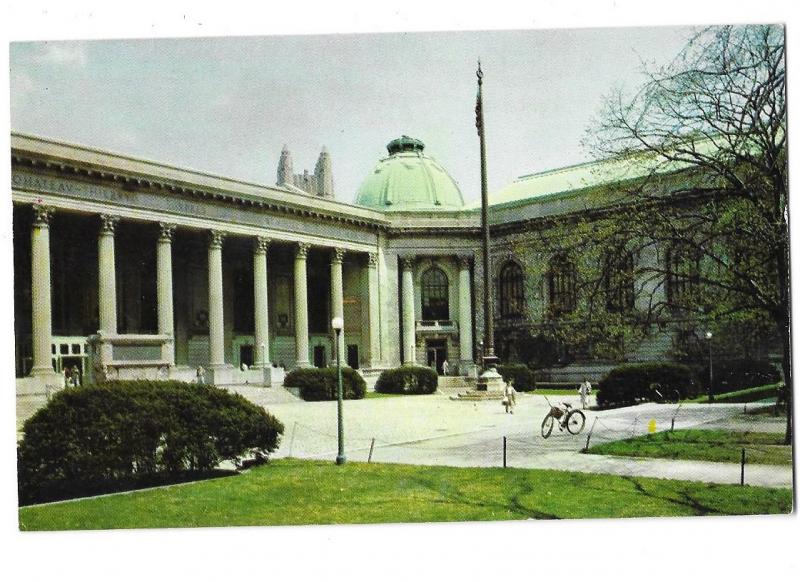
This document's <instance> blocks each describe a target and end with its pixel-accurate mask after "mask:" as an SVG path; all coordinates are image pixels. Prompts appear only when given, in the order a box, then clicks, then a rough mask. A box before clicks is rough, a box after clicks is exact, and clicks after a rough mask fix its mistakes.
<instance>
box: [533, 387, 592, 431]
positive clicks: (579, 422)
mask: <svg viewBox="0 0 800 582" xmlns="http://www.w3.org/2000/svg"><path fill="white" fill-rule="evenodd" d="M544 399H545V400H547V404H548V405H550V412H548V413H547V416H545V417H544V420H543V421H542V437H543V438H547V437H549V436H550V433H552V432H553V425H554V424H556V423H558V430H562V431H563V430H564V429H565V428H566V429H567V431H568V432H569V433H570V434H578V433H580V432H581V431H582V430H583V427H584V425H585V424H586V415H585V414H584V413H583V412H582V411H580V410H578V409H576V408H572V405H571V404H569V403H568V402H562V403H561V404H563V405H564V408H563V409H561V408H559V407H558V406H553V405H552V404H550V400H548V399H547V397H546V396H545V397H544Z"/></svg>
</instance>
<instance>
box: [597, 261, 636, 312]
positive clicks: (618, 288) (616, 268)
mask: <svg viewBox="0 0 800 582" xmlns="http://www.w3.org/2000/svg"><path fill="white" fill-rule="evenodd" d="M603 269H604V270H603V286H604V290H605V295H606V309H607V310H608V311H610V312H612V313H620V312H624V311H630V310H631V309H633V307H634V295H635V289H634V278H633V253H631V252H630V251H627V250H625V249H624V248H617V249H615V250H613V251H610V252H608V253H606V255H605V260H604V265H603Z"/></svg>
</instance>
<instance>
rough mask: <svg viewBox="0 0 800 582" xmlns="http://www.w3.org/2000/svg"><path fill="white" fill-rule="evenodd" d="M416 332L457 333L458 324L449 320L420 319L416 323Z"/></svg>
mask: <svg viewBox="0 0 800 582" xmlns="http://www.w3.org/2000/svg"><path fill="white" fill-rule="evenodd" d="M417 331H420V332H425V331H432V332H453V331H458V324H457V323H456V322H455V321H453V320H451V319H420V320H418V321H417Z"/></svg>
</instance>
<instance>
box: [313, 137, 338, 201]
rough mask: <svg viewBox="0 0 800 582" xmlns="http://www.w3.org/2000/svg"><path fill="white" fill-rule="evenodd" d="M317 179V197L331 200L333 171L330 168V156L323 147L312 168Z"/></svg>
mask: <svg viewBox="0 0 800 582" xmlns="http://www.w3.org/2000/svg"><path fill="white" fill-rule="evenodd" d="M314 176H315V177H316V179H317V196H322V197H323V198H333V169H332V168H331V155H330V154H329V153H328V150H327V148H326V147H325V146H322V152H320V154H319V159H318V160H317V166H316V168H314Z"/></svg>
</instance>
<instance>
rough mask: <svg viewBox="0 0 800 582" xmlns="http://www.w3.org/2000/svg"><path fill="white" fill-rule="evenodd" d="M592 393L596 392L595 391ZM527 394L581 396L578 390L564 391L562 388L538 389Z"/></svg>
mask: <svg viewBox="0 0 800 582" xmlns="http://www.w3.org/2000/svg"><path fill="white" fill-rule="evenodd" d="M592 392H594V390H593V391H592ZM527 394H533V395H536V394H541V395H543V396H580V394H579V393H578V391H577V390H576V389H568V390H564V389H561V388H537V389H536V390H534V391H532V392H527Z"/></svg>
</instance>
